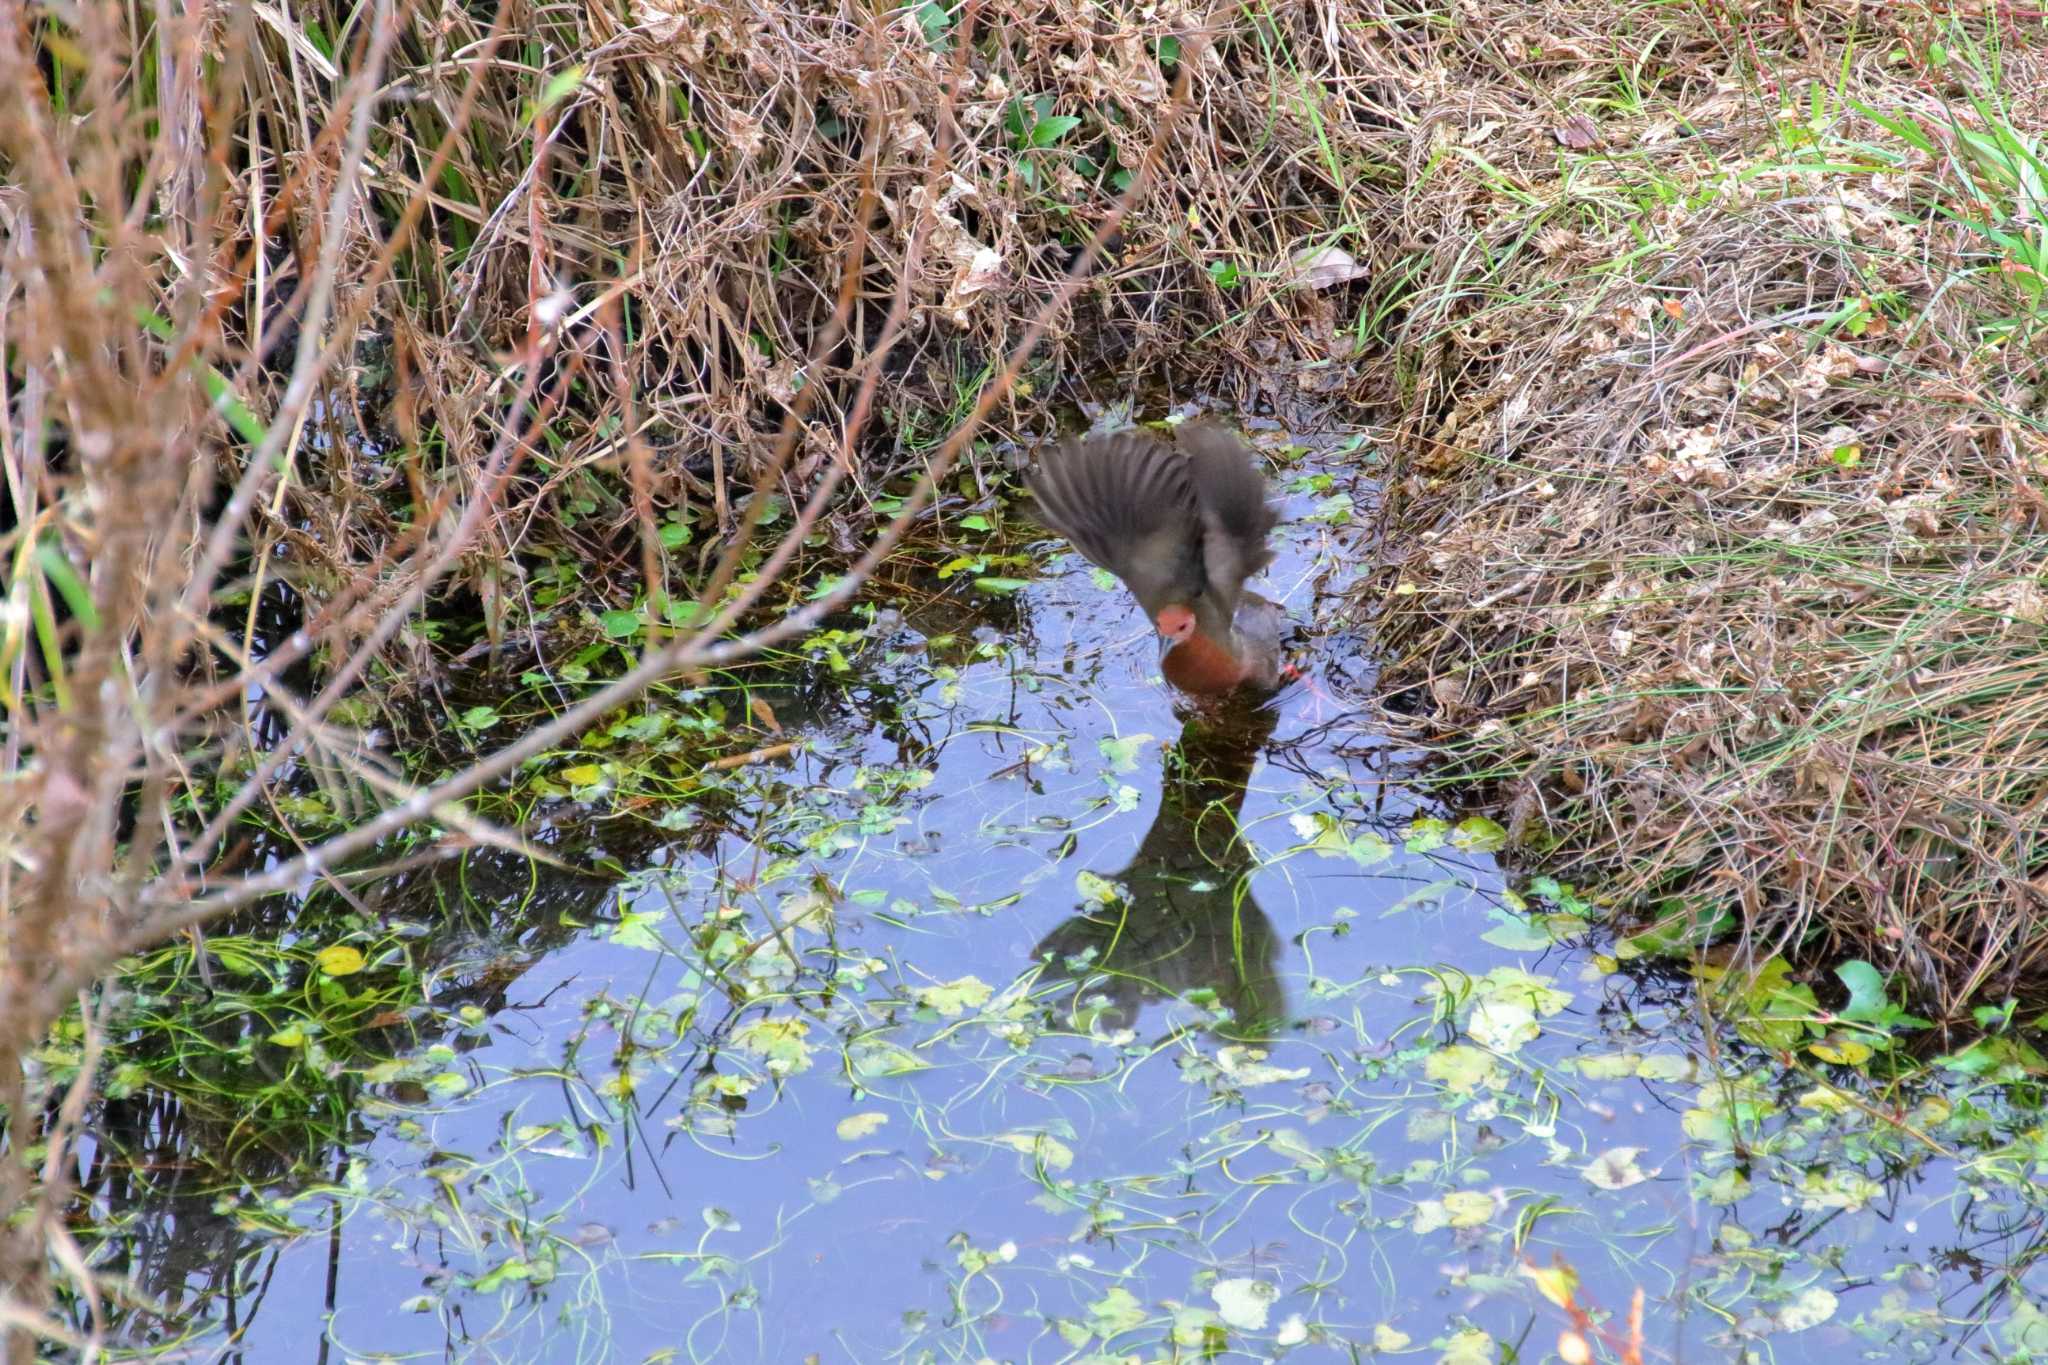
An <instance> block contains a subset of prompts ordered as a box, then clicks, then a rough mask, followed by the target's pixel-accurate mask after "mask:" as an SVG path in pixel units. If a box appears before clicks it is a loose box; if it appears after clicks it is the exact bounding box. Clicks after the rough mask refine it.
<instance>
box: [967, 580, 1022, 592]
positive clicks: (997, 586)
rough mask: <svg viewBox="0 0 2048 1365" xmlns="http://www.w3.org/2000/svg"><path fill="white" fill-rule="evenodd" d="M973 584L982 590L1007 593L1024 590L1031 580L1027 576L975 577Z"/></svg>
mask: <svg viewBox="0 0 2048 1365" xmlns="http://www.w3.org/2000/svg"><path fill="white" fill-rule="evenodd" d="M974 586H975V587H977V588H979V589H981V591H983V592H992V593H998V594H1008V593H1013V592H1022V591H1024V589H1026V588H1028V587H1030V586H1031V580H1030V579H1028V578H977V579H975V580H974Z"/></svg>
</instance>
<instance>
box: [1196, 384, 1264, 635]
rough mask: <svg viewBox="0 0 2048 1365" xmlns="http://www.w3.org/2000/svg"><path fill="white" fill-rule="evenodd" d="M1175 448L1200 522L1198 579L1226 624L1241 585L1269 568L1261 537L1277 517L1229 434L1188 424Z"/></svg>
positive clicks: (1244, 452) (1246, 454) (1248, 456)
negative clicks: (1184, 457)
mask: <svg viewBox="0 0 2048 1365" xmlns="http://www.w3.org/2000/svg"><path fill="white" fill-rule="evenodd" d="M1180 448H1181V450H1182V451H1184V452H1185V453H1186V455H1187V468H1188V484H1189V487H1190V489H1191V490H1192V491H1193V493H1194V500H1195V507H1196V509H1197V512H1198V513H1199V516H1200V519H1201V545H1202V572H1203V577H1204V578H1205V580H1206V585H1207V587H1208V590H1209V595H1210V597H1211V598H1212V599H1213V600H1214V601H1215V603H1216V605H1217V607H1218V608H1219V609H1220V614H1221V616H1222V618H1223V619H1224V620H1225V621H1228V620H1230V619H1231V618H1232V617H1233V616H1235V615H1236V614H1237V600H1238V595H1239V594H1240V593H1242V592H1243V590H1244V581H1245V580H1246V579H1247V578H1250V577H1251V576H1252V575H1253V574H1255V573H1257V572H1258V571H1259V570H1261V569H1263V568H1265V567H1266V566H1267V565H1268V564H1270V563H1272V562H1273V551H1272V549H1271V548H1270V547H1269V546H1267V544H1266V536H1267V535H1268V534H1269V533H1270V532H1271V531H1272V529H1273V528H1274V527H1275V526H1277V525H1278V524H1279V522H1280V514H1279V513H1278V512H1277V511H1276V510H1275V509H1274V507H1273V505H1272V504H1271V503H1269V502H1267V501H1266V480H1265V477H1264V476H1263V475H1261V474H1260V473H1259V472H1258V470H1256V469H1254V468H1253V467H1252V453H1251V451H1250V450H1249V449H1247V448H1246V447H1245V444H1244V442H1243V441H1241V440H1239V439H1238V438H1237V437H1236V436H1234V435H1232V434H1231V433H1230V432H1228V431H1225V430H1224V429H1223V428H1222V427H1219V426H1214V425H1212V424H1210V423H1207V422H1198V423H1193V424H1190V425H1188V426H1186V427H1183V428H1181V432H1180Z"/></svg>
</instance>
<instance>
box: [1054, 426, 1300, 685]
mask: <svg viewBox="0 0 2048 1365" xmlns="http://www.w3.org/2000/svg"><path fill="white" fill-rule="evenodd" d="M1176 446H1178V449H1176ZM1025 484H1026V486H1027V487H1028V488H1029V489H1030V490H1031V494H1032V497H1033V498H1034V499H1036V501H1037V507H1038V518H1039V520H1040V521H1042V522H1043V523H1044V524H1045V525H1046V527H1047V528H1049V529H1050V530H1052V531H1054V532H1055V533H1057V534H1059V535H1061V536H1064V537H1065V538H1066V539H1067V540H1068V541H1069V542H1070V543H1071V544H1072V545H1073V547H1074V548H1075V549H1076V550H1079V551H1080V552H1081V554H1082V555H1083V557H1085V558H1086V559H1087V560H1088V561H1089V562H1090V563H1092V564H1095V565H1097V566H1098V567H1100V568H1103V569H1107V570H1108V571H1109V572H1110V573H1112V574H1115V575H1116V576H1117V577H1118V578H1119V579H1121V580H1122V581H1123V584H1124V586H1125V587H1126V588H1129V589H1130V591H1131V595H1132V596H1133V597H1135V598H1137V599H1138V605H1139V606H1141V607H1143V608H1144V610H1145V615H1146V616H1147V617H1149V618H1150V619H1151V621H1152V624H1153V626H1154V628H1155V629H1156V630H1157V631H1158V632H1159V636H1160V641H1161V644H1162V647H1163V649H1164V653H1163V654H1162V655H1161V657H1160V661H1159V667H1160V672H1161V673H1162V674H1163V675H1164V676H1165V678H1166V680H1167V681H1168V682H1170V683H1172V684H1173V685H1174V686H1175V687H1178V688H1180V689H1181V690H1182V691H1184V692H1188V693H1192V694H1194V695H1197V696H1210V697H1215V696H1223V695H1225V694H1228V693H1231V692H1234V691H1236V690H1238V689H1240V688H1249V689H1252V690H1257V691H1271V690H1272V689H1273V688H1275V687H1276V686H1278V685H1279V683H1280V681H1281V680H1282V678H1283V677H1285V676H1286V671H1285V670H1283V669H1282V667H1281V660H1280V637H1281V630H1282V619H1281V610H1280V608H1279V606H1278V605H1277V604H1276V603H1273V602H1270V601H1268V600H1267V599H1266V598H1264V597H1262V596H1260V595H1259V594H1258V593H1256V592H1253V591H1251V590H1250V589H1248V588H1246V587H1245V585H1244V584H1245V580H1246V579H1247V578H1249V577H1251V576H1252V575H1253V574H1255V573H1257V572H1258V571H1259V570H1261V569H1263V568H1265V567H1266V566H1267V565H1268V564H1270V563H1271V562H1272V560H1273V551H1272V549H1271V548H1270V547H1269V546H1268V545H1267V544H1266V537H1267V535H1268V534H1269V533H1270V532H1271V531H1272V530H1273V528H1274V527H1275V526H1276V525H1278V524H1279V520H1280V516H1279V513H1278V511H1277V510H1276V509H1275V508H1274V506H1273V505H1272V503H1270V502H1269V501H1267V497H1266V481H1265V479H1264V478H1263V477H1262V476H1261V475H1260V474H1259V472H1258V471H1257V470H1256V469H1254V468H1253V467H1252V463H1251V451H1250V450H1249V449H1247V448H1246V446H1245V443H1244V442H1243V441H1242V440H1241V439H1240V438H1239V437H1237V436H1236V435H1235V434H1233V433H1232V432H1230V431H1228V430H1226V429H1224V428H1223V427H1221V426H1219V425H1217V424H1215V423H1212V422H1195V423H1189V424H1187V425H1185V426H1183V427H1182V428H1181V429H1180V432H1179V439H1178V441H1177V442H1175V443H1173V444H1169V443H1168V442H1166V441H1164V440H1161V439H1160V438H1159V437H1157V436H1154V435H1152V434H1151V433H1149V432H1145V431H1136V430H1134V431H1125V432H1119V433H1117V434H1115V435H1107V436H1104V435H1093V436H1087V437H1083V438H1081V439H1079V440H1067V441H1063V442H1061V443H1059V444H1057V445H1055V446H1054V447H1053V448H1052V449H1051V450H1049V451H1048V452H1046V453H1045V454H1044V455H1043V456H1042V457H1041V458H1040V460H1039V462H1038V467H1037V468H1036V469H1035V470H1033V471H1032V472H1031V473H1029V474H1028V475H1026V477H1025Z"/></svg>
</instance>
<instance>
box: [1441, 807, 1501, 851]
mask: <svg viewBox="0 0 2048 1365" xmlns="http://www.w3.org/2000/svg"><path fill="white" fill-rule="evenodd" d="M1507 846H1508V832H1507V831H1506V830H1505V829H1502V828H1501V827H1500V826H1499V825H1497V824H1495V823H1494V822H1493V821H1491V820H1489V819H1487V818H1486V817H1485V816H1483V815H1472V816H1467V817H1466V818H1465V819H1463V820H1460V821H1459V822H1458V823H1457V824H1456V825H1455V826H1454V827H1453V828H1452V829H1451V847H1452V848H1455V849H1460V850H1462V851H1464V852H1466V853H1497V852H1499V851H1500V850H1501V849H1504V848H1506V847H1507Z"/></svg>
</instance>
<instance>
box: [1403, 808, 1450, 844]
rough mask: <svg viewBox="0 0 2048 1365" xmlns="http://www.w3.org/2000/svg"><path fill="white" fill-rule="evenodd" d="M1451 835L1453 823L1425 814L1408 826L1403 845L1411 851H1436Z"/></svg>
mask: <svg viewBox="0 0 2048 1365" xmlns="http://www.w3.org/2000/svg"><path fill="white" fill-rule="evenodd" d="M1450 837H1451V823H1450V821H1448V820H1439V819H1437V818H1436V817H1435V816H1433V815H1425V816H1423V817H1422V818H1421V819H1420V820H1416V821H1414V822H1412V823H1411V824H1410V825H1409V826H1408V832H1407V834H1406V835H1405V836H1403V838H1402V841H1401V846H1402V847H1403V848H1405V849H1407V850H1408V851H1409V852H1410V853H1434V852H1436V851H1437V850H1438V849H1440V848H1442V847H1443V846H1444V844H1445V843H1446V842H1448V841H1449V839H1450Z"/></svg>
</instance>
